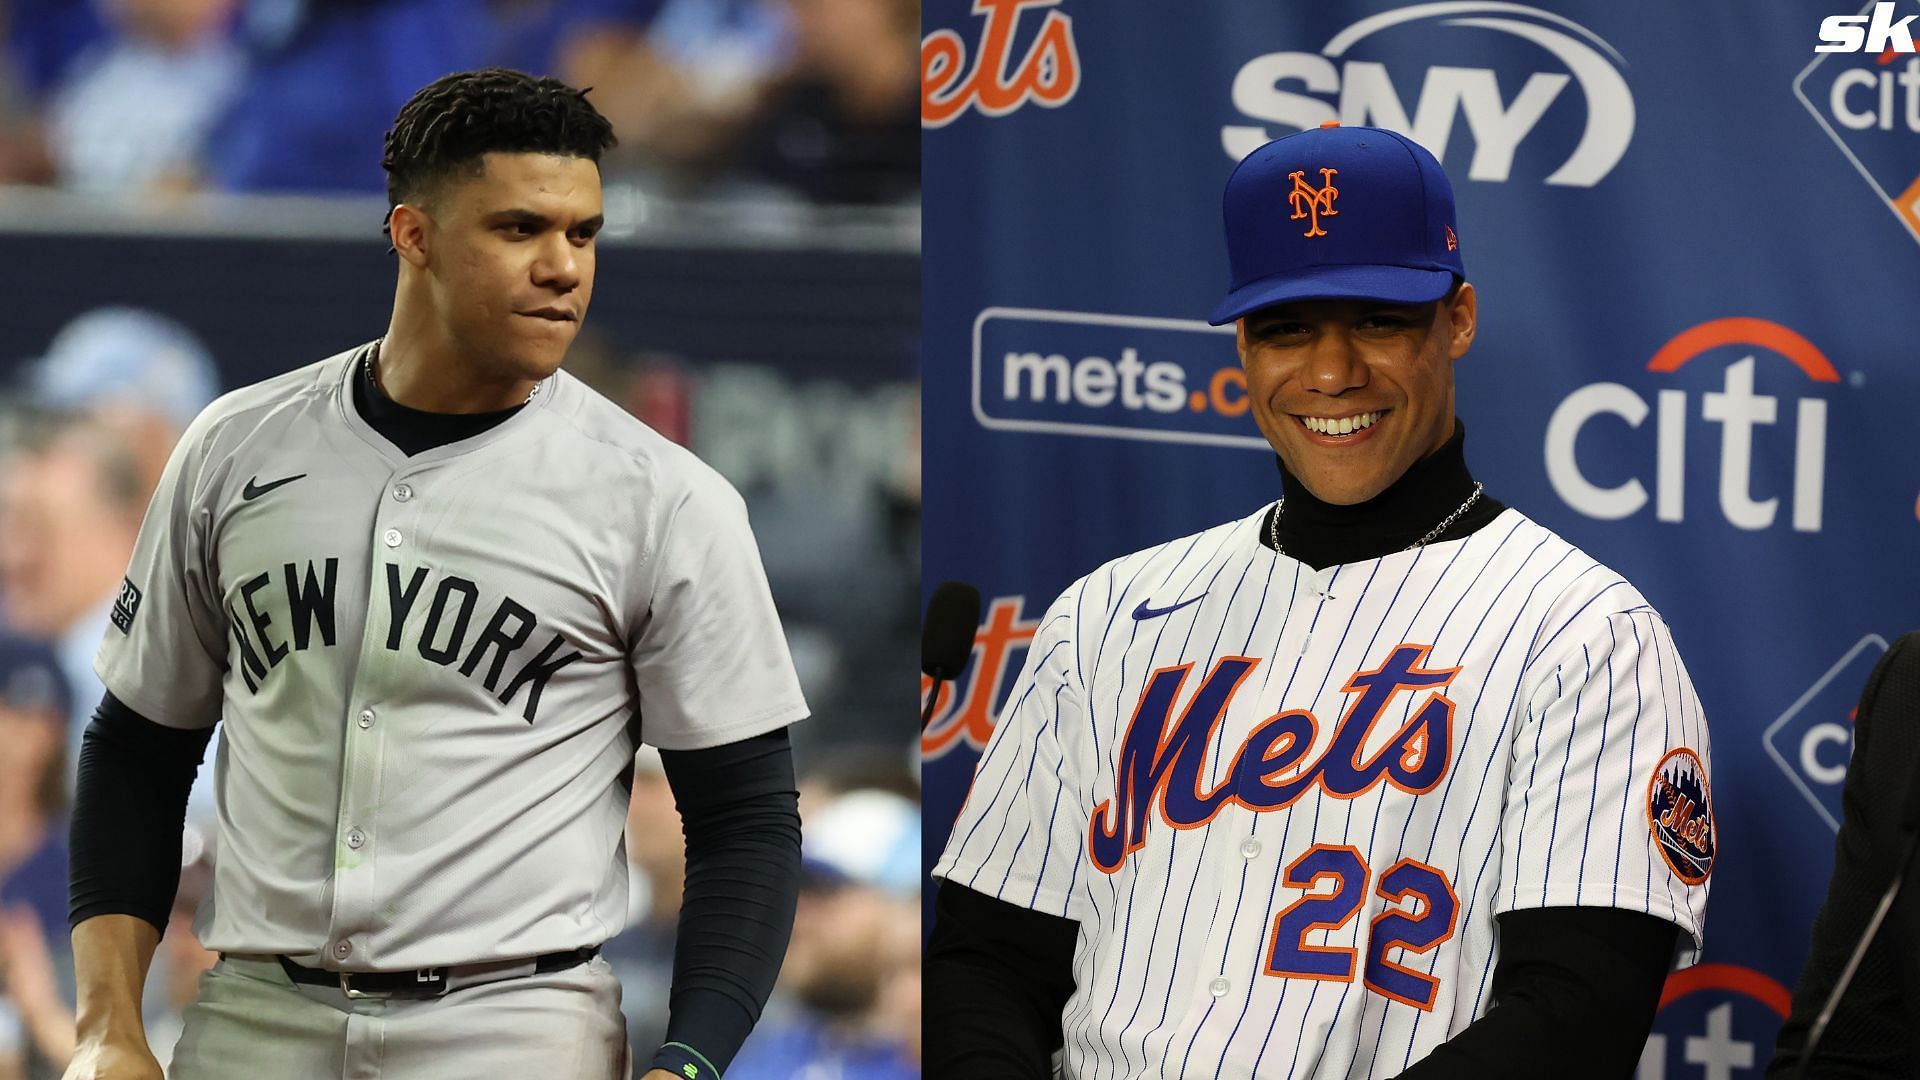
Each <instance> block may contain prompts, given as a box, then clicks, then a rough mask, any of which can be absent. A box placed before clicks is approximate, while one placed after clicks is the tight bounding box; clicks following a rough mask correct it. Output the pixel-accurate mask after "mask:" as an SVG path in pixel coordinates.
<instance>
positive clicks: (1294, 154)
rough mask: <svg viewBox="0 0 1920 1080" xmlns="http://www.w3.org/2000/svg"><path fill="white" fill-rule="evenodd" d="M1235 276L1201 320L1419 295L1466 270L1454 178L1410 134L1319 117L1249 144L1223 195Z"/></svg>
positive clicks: (1418, 298)
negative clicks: (1277, 307) (1310, 303)
mask: <svg viewBox="0 0 1920 1080" xmlns="http://www.w3.org/2000/svg"><path fill="white" fill-rule="evenodd" d="M1223 212H1224V215H1225V218H1226V226H1227V262H1228V264H1229V266H1230V267H1231V269H1232V272H1233V283H1232V286H1231V287H1230V289H1229V291H1228V292H1227V296H1226V299H1224V300H1222V301H1220V305H1219V306H1218V307H1216V308H1214V309H1213V314H1212V315H1210V316H1208V321H1209V322H1211V323H1213V324H1214V325H1215V326H1219V325H1220V324H1222V323H1229V322H1232V321H1233V320H1235V319H1238V318H1239V317H1240V316H1242V315H1245V314H1247V313H1248V312H1251V311H1256V310H1258V309H1260V308H1263V307H1268V306H1271V305H1273V304H1284V303H1287V302H1289V301H1293V300H1333V299H1359V300H1387V301H1391V302H1394V303H1403V304H1423V303H1426V302H1427V301H1429V300H1437V299H1439V298H1440V297H1442V296H1444V295H1446V292H1447V290H1448V289H1449V288H1451V287H1452V285H1453V282H1454V279H1455V278H1456V277H1460V278H1464V277H1465V276H1466V270H1465V268H1464V267H1463V266H1462V264H1461V262H1460V238H1459V236H1458V235H1457V234H1456V233H1455V231H1454V216H1453V185H1452V184H1450V183H1448V182H1447V174H1446V173H1444V172H1442V171H1441V170H1440V163H1439V162H1438V161H1435V160H1434V158H1433V155H1432V154H1430V153H1428V152H1427V151H1426V150H1425V148H1423V147H1421V146H1420V145H1419V144H1418V143H1416V142H1414V141H1413V140H1411V139H1409V138H1407V137H1405V136H1403V135H1398V134H1395V133H1394V132H1391V131H1386V130H1383V129H1381V128H1372V127H1340V126H1338V125H1337V124H1332V123H1328V124H1324V125H1322V126H1320V127H1318V128H1309V129H1308V130H1306V131H1301V132H1296V133H1295V134H1292V135H1288V136H1286V137H1284V138H1280V139H1275V140H1274V141H1272V142H1270V143H1267V144H1266V145H1264V146H1262V147H1260V148H1259V149H1258V150H1255V151H1254V152H1253V153H1251V154H1248V155H1247V156H1246V158H1245V159H1244V160H1242V161H1241V162H1240V164H1239V165H1238V166H1237V167H1236V168H1235V169H1234V170H1233V175H1232V176H1230V177H1228V179H1227V192H1226V197H1225V199H1224V200H1223Z"/></svg>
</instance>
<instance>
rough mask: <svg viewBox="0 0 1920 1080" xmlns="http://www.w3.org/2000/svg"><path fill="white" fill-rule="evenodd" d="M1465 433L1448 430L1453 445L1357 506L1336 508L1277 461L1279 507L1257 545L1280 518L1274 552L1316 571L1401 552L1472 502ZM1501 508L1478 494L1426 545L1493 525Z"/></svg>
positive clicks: (1460, 428) (1457, 424) (1462, 428)
mask: <svg viewBox="0 0 1920 1080" xmlns="http://www.w3.org/2000/svg"><path fill="white" fill-rule="evenodd" d="M1466 442H1467V425H1466V424H1465V423H1463V422H1461V421H1460V420H1457V419H1456V420H1455V421H1454V422H1453V437H1452V438H1449V439H1448V440H1447V441H1446V442H1445V443H1444V444H1442V445H1441V447H1440V449H1438V450H1435V451H1434V452H1433V453H1431V454H1428V455H1427V456H1426V457H1424V458H1421V459H1420V460H1419V461H1416V462H1414V463H1413V467H1412V468H1410V469H1408V470H1407V472H1406V475H1404V476H1402V477H1401V478H1400V479H1398V480H1395V481H1394V482H1393V483H1391V484H1389V485H1387V489H1386V490H1385V491H1382V492H1381V493H1380V494H1378V495H1375V496H1374V497H1373V498H1371V499H1368V500H1367V501H1366V502H1363V503H1355V504H1353V505H1352V506H1340V505H1337V504H1335V503H1330V502H1325V501H1323V500H1322V499H1320V498H1319V497H1318V496H1316V495H1315V494H1314V493H1313V492H1311V491H1308V490H1307V485H1305V484H1303V483H1301V482H1300V479H1299V478H1298V477H1296V476H1294V475H1293V474H1292V473H1290V472H1288V471H1287V465H1286V462H1284V461H1281V460H1280V458H1279V457H1278V456H1276V457H1275V458H1274V459H1273V460H1274V464H1276V465H1278V466H1279V468H1280V490H1281V491H1282V493H1283V494H1284V495H1285V496H1286V500H1285V502H1284V503H1283V504H1282V505H1281V506H1280V507H1277V508H1275V510H1272V511H1269V512H1268V514H1267V520H1266V521H1264V522H1263V523H1262V525H1261V529H1260V542H1261V543H1263V544H1266V543H1269V541H1268V537H1270V536H1271V535H1272V533H1271V531H1270V530H1271V529H1272V527H1273V514H1275V513H1278V514H1279V515H1280V549H1281V550H1282V551H1284V552H1286V553H1287V554H1288V555H1290V556H1292V557H1293V558H1296V559H1298V560H1300V561H1301V562H1303V563H1306V564H1307V565H1308V566H1311V567H1313V568H1314V569H1315V570H1324V569H1326V568H1327V567H1329V566H1332V565H1334V564H1336V563H1350V562H1359V561H1361V560H1363V559H1377V558H1379V557H1380V556H1382V555H1391V554H1392V553H1394V552H1396V551H1400V550H1402V549H1404V548H1406V547H1408V546H1409V545H1411V544H1412V543H1414V542H1415V541H1416V540H1419V539H1420V538H1421V537H1423V536H1425V535H1426V534H1427V533H1428V532H1430V531H1431V530H1432V529H1433V527H1434V526H1436V525H1438V524H1440V523H1441V522H1442V521H1445V520H1446V519H1447V515H1449V514H1451V513H1453V512H1454V511H1455V510H1458V509H1459V508H1460V506H1461V505H1462V504H1464V503H1465V502H1466V501H1467V500H1468V499H1469V498H1471V497H1472V495H1473V483H1474V481H1473V474H1472V473H1471V472H1469V471H1468V470H1467V453H1466ZM1505 509H1506V504H1504V503H1502V502H1500V501H1499V500H1497V499H1495V498H1494V497H1493V496H1491V495H1488V494H1486V493H1485V492H1482V493H1481V495H1480V497H1479V498H1478V499H1474V500H1473V505H1472V506H1469V507H1467V509H1466V512H1465V513H1462V514H1461V515H1460V516H1459V517H1458V518H1455V519H1454V520H1453V522H1452V523H1451V524H1449V525H1448V526H1447V528H1446V531H1444V532H1442V533H1441V534H1440V535H1439V536H1436V537H1434V538H1433V539H1432V540H1431V541H1429V543H1436V544H1437V543H1441V542H1443V541H1446V540H1458V539H1460V538H1462V537H1464V536H1468V535H1470V534H1472V533H1473V532H1475V531H1476V530H1478V529H1480V528H1482V527H1484V526H1486V525H1487V524H1489V523H1491V522H1492V521H1493V519H1494V518H1497V517H1499V516H1500V512H1501V511H1502V510H1505Z"/></svg>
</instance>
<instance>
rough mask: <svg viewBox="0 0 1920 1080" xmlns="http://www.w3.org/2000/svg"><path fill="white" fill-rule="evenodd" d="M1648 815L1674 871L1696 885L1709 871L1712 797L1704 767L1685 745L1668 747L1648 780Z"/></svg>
mask: <svg viewBox="0 0 1920 1080" xmlns="http://www.w3.org/2000/svg"><path fill="white" fill-rule="evenodd" d="M1647 821H1648V823H1649V824H1650V825H1651V826H1652V828H1653V840H1654V843H1655V844H1657V845H1658V846H1659V848H1660V857H1661V858H1663V859H1665V860H1667V866H1668V867H1669V868H1670V869H1671V870H1672V871H1673V873H1674V876H1675V877H1678V878H1679V879H1680V880H1681V881H1684V882H1686V883H1687V884H1689V885H1698V884H1700V883H1701V882H1703V881H1705V880H1707V875H1708V874H1711V873H1713V849H1714V828H1713V800H1712V797H1711V796H1710V795H1709V794H1708V793H1707V769H1706V766H1704V765H1702V764H1701V763H1700V755H1698V754H1696V753H1694V752H1693V751H1692V750H1689V749H1687V748H1686V747H1684V746H1683V747H1680V748H1679V749H1677V750H1670V751H1668V752H1667V756H1666V757H1663V758H1661V759H1660V764H1659V765H1657V766H1655V767H1654V770H1653V779H1652V780H1651V781H1650V782H1649V783H1648V784H1647Z"/></svg>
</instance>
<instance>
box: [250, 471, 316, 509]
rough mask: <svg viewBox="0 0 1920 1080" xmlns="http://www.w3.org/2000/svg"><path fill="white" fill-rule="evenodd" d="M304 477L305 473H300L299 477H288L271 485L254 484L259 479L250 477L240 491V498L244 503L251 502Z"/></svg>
mask: <svg viewBox="0 0 1920 1080" xmlns="http://www.w3.org/2000/svg"><path fill="white" fill-rule="evenodd" d="M306 475H307V474H306V473H301V474H300V475H299V476H289V477H287V478H286V479H284V480H275V481H274V482H273V483H271V484H259V483H256V482H255V481H257V480H259V479H260V478H259V477H258V476H255V477H252V478H251V479H249V480H248V481H247V486H246V487H244V488H241V489H240V498H241V500H242V501H244V502H252V501H253V500H255V499H257V498H259V497H260V496H262V495H265V494H266V493H267V492H269V491H272V490H273V489H274V488H277V487H284V486H286V485H287V484H291V483H293V482H294V481H295V480H301V479H305V477H306Z"/></svg>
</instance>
